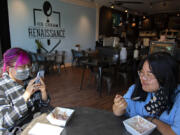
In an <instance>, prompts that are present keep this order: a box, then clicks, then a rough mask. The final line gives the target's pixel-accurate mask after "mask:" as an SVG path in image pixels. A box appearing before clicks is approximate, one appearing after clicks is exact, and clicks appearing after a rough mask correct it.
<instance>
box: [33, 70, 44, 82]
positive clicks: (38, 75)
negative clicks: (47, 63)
mask: <svg viewBox="0 0 180 135" xmlns="http://www.w3.org/2000/svg"><path fill="white" fill-rule="evenodd" d="M40 78H44V71H39V72H38V73H37V76H36V80H35V83H36V84H37V83H41V82H40Z"/></svg>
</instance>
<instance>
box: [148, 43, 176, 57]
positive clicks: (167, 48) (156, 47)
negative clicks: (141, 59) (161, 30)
mask: <svg viewBox="0 0 180 135" xmlns="http://www.w3.org/2000/svg"><path fill="white" fill-rule="evenodd" d="M175 47H176V43H175V42H159V41H152V42H151V44H150V49H149V53H150V54H151V53H154V52H168V53H170V54H171V55H174V48H175Z"/></svg>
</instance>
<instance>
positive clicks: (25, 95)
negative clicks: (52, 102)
mask: <svg viewBox="0 0 180 135" xmlns="http://www.w3.org/2000/svg"><path fill="white" fill-rule="evenodd" d="M30 68H31V59H30V57H29V55H28V53H27V52H26V51H25V50H23V49H20V48H11V49H9V50H7V51H6V52H5V53H4V55H3V74H2V78H0V134H5V133H7V134H9V133H10V132H14V130H15V129H14V128H15V127H17V126H22V123H23V124H24V123H25V121H24V119H26V121H27V118H28V119H29V120H31V118H32V117H33V115H32V114H33V113H35V112H37V111H38V110H40V108H41V107H43V106H47V105H48V103H49V98H48V96H47V92H46V86H45V84H44V82H43V80H42V79H41V78H40V81H39V83H36V79H37V78H35V79H32V80H30V81H29V83H27V79H28V78H29V75H30Z"/></svg>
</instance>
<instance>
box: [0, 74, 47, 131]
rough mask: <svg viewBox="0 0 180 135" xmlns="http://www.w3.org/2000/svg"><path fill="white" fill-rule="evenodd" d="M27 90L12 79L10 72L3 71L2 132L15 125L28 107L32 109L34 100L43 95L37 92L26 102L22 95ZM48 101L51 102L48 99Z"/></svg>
mask: <svg viewBox="0 0 180 135" xmlns="http://www.w3.org/2000/svg"><path fill="white" fill-rule="evenodd" d="M24 92H25V88H24V86H22V85H20V84H18V83H16V82H15V81H14V80H12V79H11V78H10V77H9V75H8V73H3V75H2V78H0V134H3V132H4V131H6V130H7V129H9V128H12V127H14V126H15V124H16V122H17V121H18V120H19V119H20V118H22V117H23V116H24V115H25V114H26V113H27V112H28V109H30V108H31V109H32V106H33V105H34V102H35V101H37V100H40V101H41V102H42V100H41V95H40V94H39V93H40V92H39V93H37V94H36V93H35V94H33V95H32V96H31V99H29V101H28V102H27V103H26V102H25V100H24V98H23V97H22V95H23V94H24ZM46 103H49V100H48V102H47V101H46Z"/></svg>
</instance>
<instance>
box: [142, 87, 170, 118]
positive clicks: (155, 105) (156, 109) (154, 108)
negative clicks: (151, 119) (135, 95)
mask: <svg viewBox="0 0 180 135" xmlns="http://www.w3.org/2000/svg"><path fill="white" fill-rule="evenodd" d="M145 109H146V111H147V112H149V113H150V114H153V115H155V116H160V115H161V114H162V113H163V112H164V111H165V110H166V109H168V96H166V95H165V92H164V89H163V88H160V89H159V90H158V91H157V92H156V93H155V94H154V96H153V97H152V98H151V100H150V101H149V103H148V104H146V105H145Z"/></svg>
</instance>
